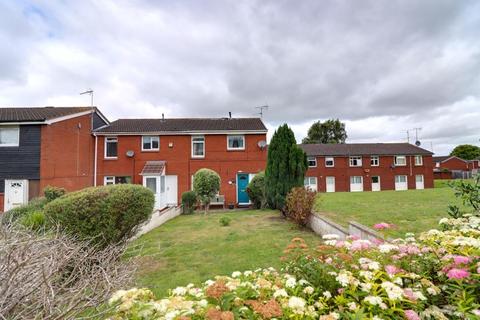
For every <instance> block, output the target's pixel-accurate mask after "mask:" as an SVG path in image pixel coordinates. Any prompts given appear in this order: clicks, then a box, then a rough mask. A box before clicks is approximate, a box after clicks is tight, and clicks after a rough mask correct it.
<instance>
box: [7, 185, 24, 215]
mask: <svg viewBox="0 0 480 320" xmlns="http://www.w3.org/2000/svg"><path fill="white" fill-rule="evenodd" d="M27 202H28V180H5V205H4V211H8V210H10V209H13V208H15V207H19V206H21V205H24V204H27Z"/></svg>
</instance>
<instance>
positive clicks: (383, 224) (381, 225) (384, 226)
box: [373, 222, 393, 230]
mask: <svg viewBox="0 0 480 320" xmlns="http://www.w3.org/2000/svg"><path fill="white" fill-rule="evenodd" d="M392 227H393V224H389V223H386V222H380V223H377V224H375V225H374V226H373V228H374V229H377V230H384V229H390V228H392Z"/></svg>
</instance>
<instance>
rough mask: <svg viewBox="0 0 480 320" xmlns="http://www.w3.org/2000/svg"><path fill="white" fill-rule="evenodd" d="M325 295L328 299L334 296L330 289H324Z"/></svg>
mask: <svg viewBox="0 0 480 320" xmlns="http://www.w3.org/2000/svg"><path fill="white" fill-rule="evenodd" d="M323 296H324V297H325V298H327V299H330V298H331V297H332V294H331V293H330V291H324V292H323Z"/></svg>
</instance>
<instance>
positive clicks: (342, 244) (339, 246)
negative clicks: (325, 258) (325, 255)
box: [335, 240, 345, 248]
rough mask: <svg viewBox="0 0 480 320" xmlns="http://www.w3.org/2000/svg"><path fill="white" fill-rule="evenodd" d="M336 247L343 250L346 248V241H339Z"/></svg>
mask: <svg viewBox="0 0 480 320" xmlns="http://www.w3.org/2000/svg"><path fill="white" fill-rule="evenodd" d="M335 247H337V248H343V247H345V241H341V240H340V241H337V243H336V244H335Z"/></svg>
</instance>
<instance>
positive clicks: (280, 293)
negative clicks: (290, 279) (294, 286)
mask: <svg viewBox="0 0 480 320" xmlns="http://www.w3.org/2000/svg"><path fill="white" fill-rule="evenodd" d="M273 297H274V298H278V297H288V293H287V291H285V289H278V290H276V291H275V292H274V293H273Z"/></svg>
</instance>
